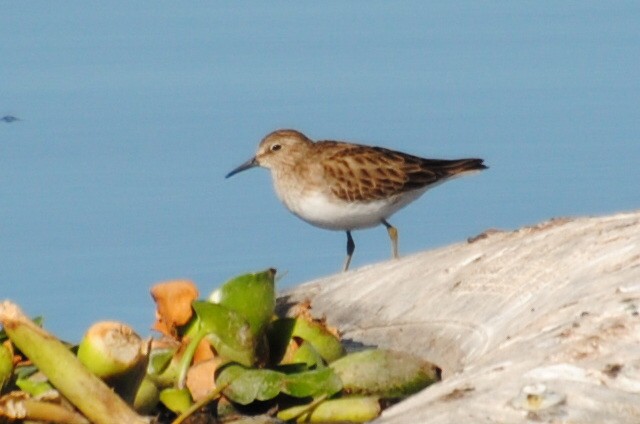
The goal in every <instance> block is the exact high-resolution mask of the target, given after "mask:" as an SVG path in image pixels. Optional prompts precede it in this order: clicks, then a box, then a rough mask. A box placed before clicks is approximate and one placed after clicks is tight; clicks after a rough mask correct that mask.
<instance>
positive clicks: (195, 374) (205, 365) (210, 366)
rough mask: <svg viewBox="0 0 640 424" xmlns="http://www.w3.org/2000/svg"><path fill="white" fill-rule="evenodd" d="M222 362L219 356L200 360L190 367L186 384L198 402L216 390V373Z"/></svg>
mask: <svg viewBox="0 0 640 424" xmlns="http://www.w3.org/2000/svg"><path fill="white" fill-rule="evenodd" d="M221 362H222V360H221V358H220V357H217V358H213V359H209V360H207V361H203V362H199V363H198V364H196V365H193V366H192V367H191V368H189V372H188V373H187V381H186V384H187V388H188V389H189V392H191V397H192V398H193V400H195V401H196V402H197V401H199V400H200V399H203V398H205V397H207V395H209V393H211V392H212V391H214V390H215V388H216V384H215V379H214V375H215V372H216V370H217V369H218V367H219V366H220V364H221Z"/></svg>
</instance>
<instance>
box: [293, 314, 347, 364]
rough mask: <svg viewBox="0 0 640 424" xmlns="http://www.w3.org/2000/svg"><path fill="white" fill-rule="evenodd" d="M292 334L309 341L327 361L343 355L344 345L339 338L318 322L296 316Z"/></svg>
mask: <svg viewBox="0 0 640 424" xmlns="http://www.w3.org/2000/svg"><path fill="white" fill-rule="evenodd" d="M292 336H293V337H299V338H301V339H303V340H306V341H308V342H309V343H311V345H313V347H314V349H315V350H316V351H317V352H318V354H320V356H321V357H322V359H324V360H325V361H327V362H332V361H335V360H336V359H338V358H340V357H342V356H343V355H344V347H343V346H342V343H340V339H338V337H337V336H336V335H335V334H333V333H332V332H331V331H329V330H328V329H327V328H326V327H325V326H324V325H322V324H321V323H319V322H315V321H308V320H306V319H304V318H296V320H295V325H294V327H293V332H292Z"/></svg>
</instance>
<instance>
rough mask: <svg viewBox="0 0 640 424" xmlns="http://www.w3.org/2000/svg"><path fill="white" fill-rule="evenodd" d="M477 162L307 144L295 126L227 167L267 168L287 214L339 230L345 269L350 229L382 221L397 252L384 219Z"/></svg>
mask: <svg viewBox="0 0 640 424" xmlns="http://www.w3.org/2000/svg"><path fill="white" fill-rule="evenodd" d="M482 162H483V160H482V159H456V160H440V159H423V158H420V157H417V156H412V155H408V154H406V153H401V152H396V151H393V150H389V149H385V148H382V147H372V146H364V145H360V144H353V143H346V142H340V141H318V142H313V141H312V140H310V139H309V138H308V137H307V136H305V135H304V134H302V133H301V132H299V131H296V130H289V129H283V130H277V131H274V132H272V133H271V134H268V135H267V136H266V137H265V138H263V139H262V141H261V142H260V145H259V146H258V152H257V153H256V155H255V156H254V157H253V158H251V159H249V160H248V161H247V162H245V163H243V164H242V165H240V166H238V167H237V168H235V169H234V170H233V171H231V172H229V173H228V174H227V176H226V178H229V177H231V176H233V175H235V174H237V173H238V172H241V171H244V170H247V169H249V168H253V167H256V166H261V167H264V168H267V169H269V170H270V171H271V177H272V178H273V185H274V187H275V190H276V194H277V195H278V198H279V199H280V200H281V201H282V203H284V205H285V206H286V207H287V209H289V210H290V211H291V212H292V213H293V214H294V215H296V216H297V217H299V218H300V219H302V220H304V221H306V222H308V223H309V224H311V225H315V226H316V227H320V228H325V229H328V230H340V231H346V233H347V257H346V259H345V261H344V266H343V271H346V270H347V269H349V264H350V263H351V257H352V256H353V251H354V250H355V243H354V242H353V238H352V237H351V231H353V230H359V229H362V228H369V227H375V226H377V225H384V226H385V227H386V228H387V231H388V233H389V237H390V238H391V248H392V254H393V257H394V258H397V257H398V230H397V229H396V228H395V227H394V226H392V225H391V224H389V222H388V221H387V219H389V217H390V216H391V215H393V214H394V213H395V212H397V211H398V210H400V209H401V208H403V207H404V206H406V205H408V204H409V203H411V202H412V201H414V200H416V199H417V198H418V197H420V196H421V195H422V194H423V193H424V192H425V191H427V189H429V188H431V187H434V186H435V185H437V184H440V183H443V182H444V181H446V180H448V179H450V178H453V177H458V176H462V175H464V174H469V173H472V172H476V171H481V170H483V169H486V168H487V167H486V166H485V165H483V163H482Z"/></svg>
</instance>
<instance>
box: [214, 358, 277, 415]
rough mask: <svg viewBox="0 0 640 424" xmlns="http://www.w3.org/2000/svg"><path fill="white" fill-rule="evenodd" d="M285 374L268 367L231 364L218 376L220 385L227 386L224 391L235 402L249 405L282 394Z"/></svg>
mask: <svg viewBox="0 0 640 424" xmlns="http://www.w3.org/2000/svg"><path fill="white" fill-rule="evenodd" d="M285 377H286V376H285V374H283V373H280V372H277V371H272V370H267V369H248V368H244V367H242V366H240V365H236V364H231V365H228V366H226V367H225V368H223V369H222V371H221V372H220V374H218V377H217V378H216V385H217V386H218V387H222V386H227V387H226V388H225V389H224V390H223V391H222V393H224V395H225V396H226V397H227V398H229V399H231V400H232V401H234V402H237V403H239V404H241V405H248V404H250V403H251V402H253V401H254V400H269V399H273V398H274V397H276V396H278V394H280V391H281V390H282V388H283V386H284V380H285Z"/></svg>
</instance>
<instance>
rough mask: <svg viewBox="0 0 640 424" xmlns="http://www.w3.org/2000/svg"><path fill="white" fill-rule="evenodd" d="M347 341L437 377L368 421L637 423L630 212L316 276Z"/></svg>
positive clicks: (491, 234) (635, 278)
mask: <svg viewBox="0 0 640 424" xmlns="http://www.w3.org/2000/svg"><path fill="white" fill-rule="evenodd" d="M304 299H309V300H311V303H312V307H313V310H312V311H313V313H314V315H318V316H321V315H324V316H326V317H327V319H328V322H329V324H331V325H334V326H336V327H338V328H339V329H340V330H341V331H342V333H343V337H344V338H345V339H348V340H352V341H354V342H359V343H363V344H366V345H377V346H380V347H386V348H395V349H399V350H404V351H408V352H412V353H415V354H417V355H420V356H422V357H424V358H426V359H428V360H430V361H432V362H434V363H436V364H438V365H439V366H440V367H442V369H443V381H442V382H441V383H438V384H435V385H433V386H431V387H429V388H427V389H425V390H423V391H422V392H420V393H418V394H416V395H414V396H412V397H410V398H409V399H407V400H405V401H403V402H400V403H399V404H397V405H395V406H393V407H391V408H389V409H388V410H386V411H385V412H384V413H383V415H382V416H381V417H380V418H379V419H378V420H377V421H376V422H378V423H384V424H391V423H394V424H395V423H453V422H460V423H462V422H468V423H484V422H486V423H495V422H504V423H512V422H523V421H526V420H527V419H529V420H537V421H541V422H581V423H587V422H593V423H605V422H616V423H625V422H640V211H637V212H632V213H620V214H616V215H612V216H605V217H594V218H570V219H553V220H550V221H548V222H544V223H542V224H540V225H536V226H533V227H526V228H522V229H520V230H517V231H510V232H501V231H488V232H486V233H483V234H481V235H480V236H478V237H475V238H474V239H470V240H469V241H467V242H465V243H459V244H455V245H452V246H447V247H444V248H440V249H436V250H432V251H428V252H423V253H419V254H415V255H412V256H407V257H404V258H402V259H400V260H392V261H388V262H385V263H380V264H376V265H371V266H367V267H363V268H360V269H357V270H355V271H351V272H348V273H344V274H338V275H335V276H332V277H328V278H324V279H320V280H317V281H313V282H310V283H307V284H304V285H301V286H298V287H296V288H295V289H293V290H291V291H288V292H286V293H284V294H283V295H282V296H281V298H280V304H281V307H284V308H286V305H287V304H290V303H294V302H296V301H300V300H304Z"/></svg>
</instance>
